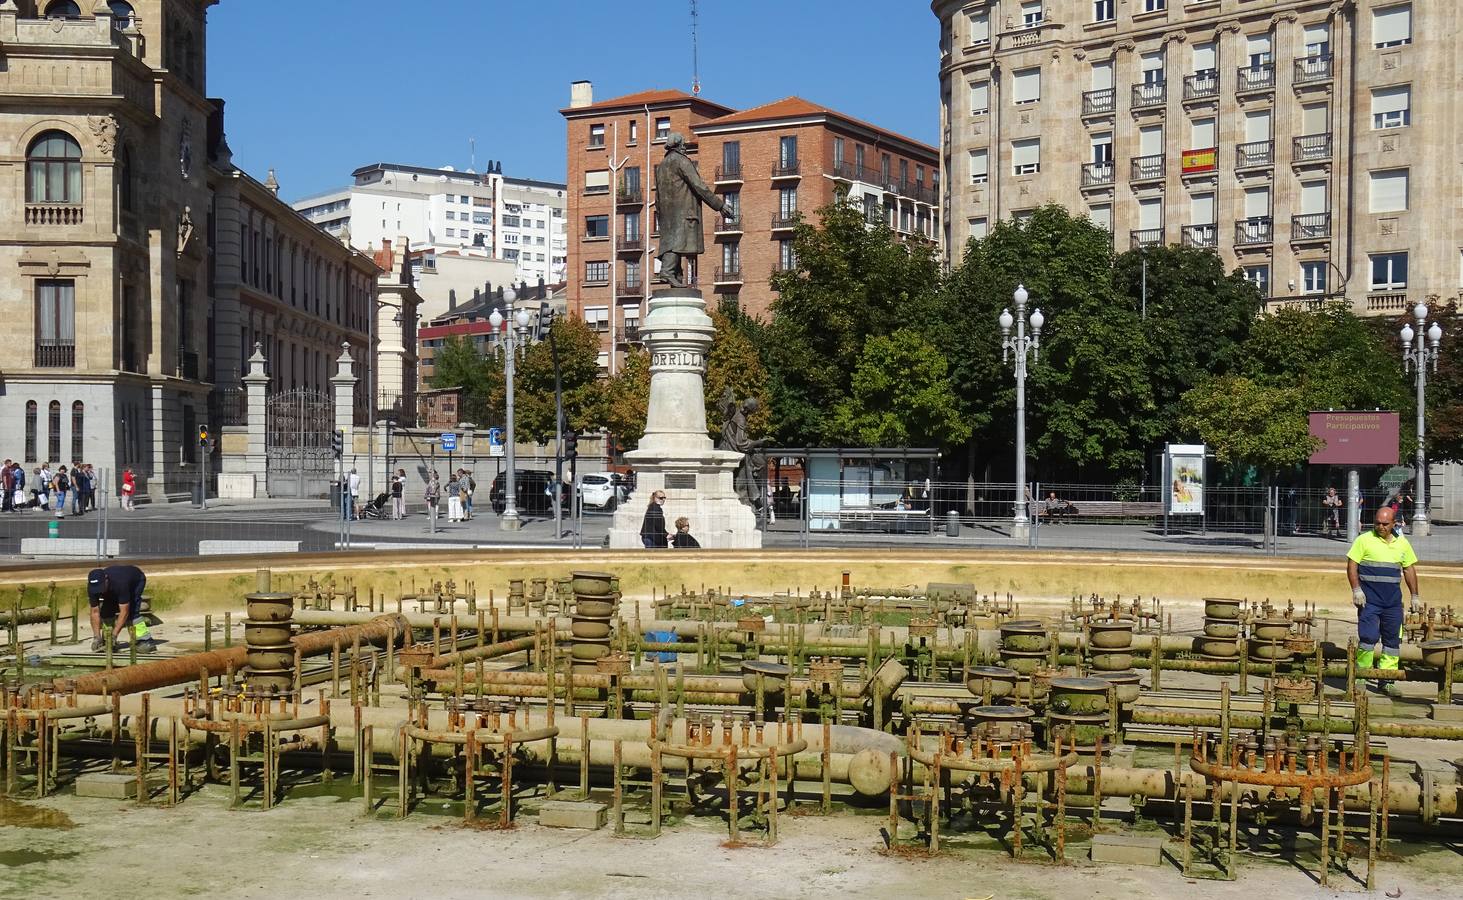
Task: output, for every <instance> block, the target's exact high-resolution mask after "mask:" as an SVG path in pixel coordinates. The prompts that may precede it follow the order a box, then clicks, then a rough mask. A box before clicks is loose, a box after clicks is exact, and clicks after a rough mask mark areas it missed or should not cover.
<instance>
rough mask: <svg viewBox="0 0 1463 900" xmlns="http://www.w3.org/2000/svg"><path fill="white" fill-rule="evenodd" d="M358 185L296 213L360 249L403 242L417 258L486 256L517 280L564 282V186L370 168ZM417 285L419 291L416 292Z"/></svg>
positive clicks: (493, 172)
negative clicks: (511, 267) (508, 268)
mask: <svg viewBox="0 0 1463 900" xmlns="http://www.w3.org/2000/svg"><path fill="white" fill-rule="evenodd" d="M352 177H353V178H354V183H353V184H351V185H349V186H347V187H343V188H339V189H336V190H332V191H327V192H325V193H322V194H317V195H315V196H311V197H306V198H304V199H302V200H299V201H296V203H295V204H294V205H295V208H296V209H298V210H299V211H300V212H301V213H302V214H303V215H304V216H305V217H306V218H307V219H309V220H310V221H312V222H314V223H315V224H317V225H319V226H320V227H322V228H324V229H325V230H326V231H328V232H330V233H331V234H334V235H337V236H339V237H341V238H342V239H348V240H349V241H350V243H351V245H352V246H354V247H357V248H359V249H362V250H367V249H375V248H378V247H380V246H382V245H383V243H384V242H385V241H389V240H395V239H396V238H398V237H399V236H405V237H406V238H407V240H409V241H410V242H411V250H412V252H413V254H416V253H426V252H435V253H438V254H446V253H453V254H457V255H461V256H482V257H486V258H490V259H497V260H504V261H507V262H511V263H513V264H514V267H515V268H514V272H513V275H512V280H513V281H518V282H528V283H529V284H536V283H537V282H538V281H539V280H540V279H542V280H543V281H544V282H545V283H547V284H555V283H558V282H561V281H563V280H564V271H565V258H566V256H567V250H566V248H565V237H564V221H565V220H564V209H565V197H564V189H565V188H564V185H563V184H559V183H555V182H548V181H535V180H532V179H526V178H508V177H505V176H504V175H503V172H502V167H501V165H499V164H495V163H493V162H491V161H490V162H489V163H488V170H487V171H486V172H483V173H478V172H474V171H472V170H466V171H459V170H457V169H454V168H452V167H450V166H449V167H445V168H440V169H430V168H423V167H420V166H406V165H398V164H394V163H373V164H372V165H369V166H362V167H361V168H359V169H357V170H356V171H355V172H353V173H352ZM419 287H420V286H419Z"/></svg>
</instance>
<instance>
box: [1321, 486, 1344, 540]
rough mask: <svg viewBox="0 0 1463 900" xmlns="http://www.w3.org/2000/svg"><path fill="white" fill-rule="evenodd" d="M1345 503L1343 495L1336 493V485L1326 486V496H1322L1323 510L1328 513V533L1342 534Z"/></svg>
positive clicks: (1328, 534) (1329, 534)
mask: <svg viewBox="0 0 1463 900" xmlns="http://www.w3.org/2000/svg"><path fill="white" fill-rule="evenodd" d="M1343 505H1344V503H1343V501H1342V499H1341V495H1340V494H1338V493H1336V488H1335V486H1332V487H1328V488H1326V496H1324V497H1322V498H1321V511H1322V512H1324V513H1325V515H1326V535H1327V537H1330V536H1331V535H1340V534H1341V507H1342V506H1343Z"/></svg>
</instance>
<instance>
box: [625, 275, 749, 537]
mask: <svg viewBox="0 0 1463 900" xmlns="http://www.w3.org/2000/svg"><path fill="white" fill-rule="evenodd" d="M715 330H716V329H715V326H714V325H713V324H712V322H711V317H710V316H708V315H707V314H706V302H705V301H704V300H703V299H702V298H701V293H700V292H699V291H696V290H692V289H689V288H668V289H662V290H658V291H655V292H654V293H653V294H652V295H651V297H650V309H649V312H647V313H646V315H645V317H644V318H643V319H642V320H641V324H640V334H641V336H642V337H643V338H644V339H645V346H646V349H648V350H649V351H650V401H649V406H648V412H647V414H646V419H645V436H644V437H642V438H641V439H640V446H639V448H638V449H636V450H632V451H631V452H629V453H626V454H625V461H626V462H628V463H629V464H630V465H631V466H632V467H633V468H634V469H635V496H634V498H633V499H632V501H631V502H629V503H627V504H625V505H624V506H621V507H620V508H618V509H617V510H615V518H614V523H613V525H612V526H611V528H610V546H611V547H615V548H639V547H641V546H642V544H641V541H640V522H641V519H642V518H643V517H644V515H645V507H646V505H647V504H649V502H650V497H651V495H652V494H654V493H655V492H656V491H664V492H665V495H666V501H665V507H664V512H665V522H666V530H667V531H671V532H674V531H675V520H676V519H677V518H679V517H680V516H685V517H686V518H688V519H690V520H691V534H692V536H694V537H695V538H696V540H697V541H699V542H700V543H701V546H702V547H707V548H722V547H728V548H746V547H760V546H762V532H760V531H758V530H757V514H756V512H755V511H754V510H753V509H752V508H751V507H750V506H748V505H746V504H745V503H743V502H742V501H741V499H740V498H739V497H737V493H736V488H735V485H734V483H733V481H734V477H735V475H736V470H737V466H738V465H740V464H741V461H742V454H740V453H736V452H734V451H730V450H717V449H715V448H714V447H713V446H712V444H711V438H710V437H709V436H708V435H707V433H706V398H705V387H704V384H703V381H702V376H703V373H704V371H705V368H706V352H707V351H708V350H709V349H711V342H712V338H713V336H714V334H715Z"/></svg>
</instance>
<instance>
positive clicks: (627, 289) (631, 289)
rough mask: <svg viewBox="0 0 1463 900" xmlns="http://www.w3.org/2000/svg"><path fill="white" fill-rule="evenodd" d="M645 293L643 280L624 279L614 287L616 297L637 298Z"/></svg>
mask: <svg viewBox="0 0 1463 900" xmlns="http://www.w3.org/2000/svg"><path fill="white" fill-rule="evenodd" d="M644 293H645V280H644V279H643V278H626V279H625V280H624V281H621V282H619V283H617V284H616V285H615V296H616V297H639V296H641V295H642V294H644Z"/></svg>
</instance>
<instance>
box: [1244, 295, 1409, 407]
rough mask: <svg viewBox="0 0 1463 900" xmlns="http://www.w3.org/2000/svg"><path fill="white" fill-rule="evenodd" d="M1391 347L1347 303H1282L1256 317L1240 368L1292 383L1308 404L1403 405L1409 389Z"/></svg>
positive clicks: (1264, 379) (1257, 377)
mask: <svg viewBox="0 0 1463 900" xmlns="http://www.w3.org/2000/svg"><path fill="white" fill-rule="evenodd" d="M1394 340H1395V339H1394ZM1394 347H1395V344H1394V346H1391V347H1389V346H1387V345H1386V344H1385V343H1384V341H1383V340H1382V339H1380V338H1379V337H1378V335H1377V333H1376V331H1375V330H1374V329H1372V328H1371V327H1368V325H1367V324H1366V323H1365V322H1364V321H1363V320H1362V319H1360V318H1359V317H1358V316H1357V315H1356V313H1354V312H1352V311H1351V309H1350V307H1348V306H1346V305H1345V304H1341V303H1333V304H1328V305H1327V306H1325V307H1324V308H1322V309H1318V310H1307V309H1298V308H1285V309H1280V310H1277V311H1275V312H1274V313H1272V314H1270V315H1266V316H1262V317H1260V318H1259V319H1258V320H1256V322H1255V324H1254V326H1253V327H1252V328H1251V330H1250V336H1249V338H1248V339H1247V340H1246V341H1245V343H1244V346H1243V349H1242V354H1241V360H1240V366H1239V371H1240V372H1241V373H1242V374H1244V375H1246V376H1248V377H1250V378H1253V379H1255V380H1257V381H1260V382H1262V383H1267V384H1286V385H1294V386H1295V387H1296V388H1297V389H1298V390H1299V391H1300V392H1301V393H1300V396H1301V399H1302V401H1303V403H1304V404H1305V405H1308V406H1309V407H1310V409H1401V408H1402V407H1403V406H1404V405H1406V403H1407V394H1406V389H1405V387H1404V384H1403V379H1402V368H1401V363H1400V362H1399V354H1398V353H1397V351H1396V350H1395V349H1394Z"/></svg>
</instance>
